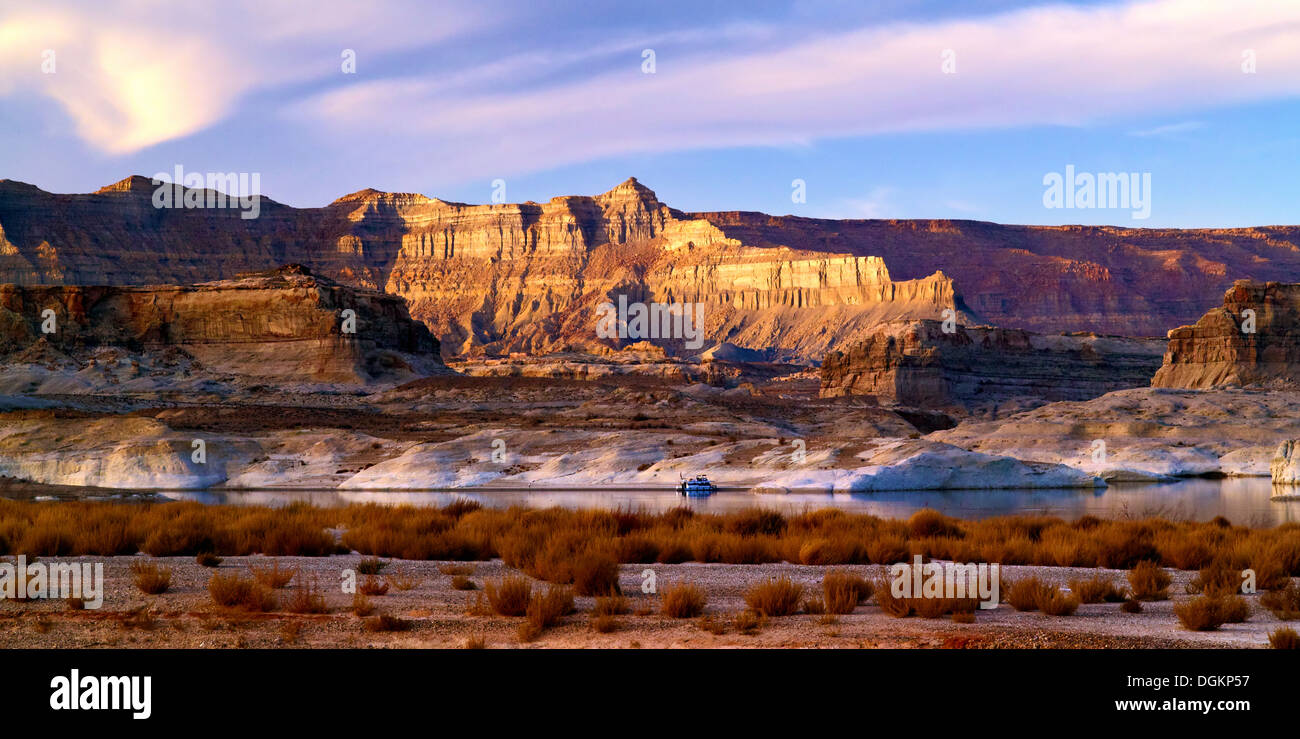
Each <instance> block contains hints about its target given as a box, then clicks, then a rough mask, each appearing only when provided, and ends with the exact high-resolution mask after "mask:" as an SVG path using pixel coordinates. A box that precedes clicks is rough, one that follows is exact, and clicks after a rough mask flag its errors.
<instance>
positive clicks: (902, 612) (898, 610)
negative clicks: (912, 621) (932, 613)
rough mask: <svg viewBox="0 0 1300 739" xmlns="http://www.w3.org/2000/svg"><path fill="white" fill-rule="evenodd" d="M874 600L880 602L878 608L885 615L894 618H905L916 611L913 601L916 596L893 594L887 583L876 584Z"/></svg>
mask: <svg viewBox="0 0 1300 739" xmlns="http://www.w3.org/2000/svg"><path fill="white" fill-rule="evenodd" d="M875 590H876V602H877V603H879V604H880V610H882V611H884V612H885V614H886V615H888V616H893V617H894V618H907V617H908V616H912V615H914V614H915V613H916V609H915V601H916V600H918V599H917V598H903V597H899V596H895V595H894V591H893V590H891V589H890V587H889V584H888V583H885V584H883V585H877V586H876V589H875Z"/></svg>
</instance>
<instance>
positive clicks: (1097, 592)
mask: <svg viewBox="0 0 1300 739" xmlns="http://www.w3.org/2000/svg"><path fill="white" fill-rule="evenodd" d="M1070 592H1072V593H1074V594H1075V595H1076V596H1078V598H1079V600H1080V601H1083V602H1084V603H1119V602H1121V601H1123V600H1124V599H1125V598H1126V597H1127V594H1126V593H1125V592H1124V589H1123V588H1121V587H1118V586H1116V585H1115V583H1113V582H1111V580H1110V578H1108V577H1106V576H1104V575H1096V576H1094V577H1092V578H1090V579H1087V580H1071V581H1070Z"/></svg>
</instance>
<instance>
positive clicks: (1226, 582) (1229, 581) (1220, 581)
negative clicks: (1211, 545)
mask: <svg viewBox="0 0 1300 739" xmlns="http://www.w3.org/2000/svg"><path fill="white" fill-rule="evenodd" d="M1241 582H1242V580H1241V576H1240V571H1239V570H1236V569H1234V568H1232V567H1231V566H1229V565H1228V563H1227V562H1226V561H1225V560H1222V559H1219V560H1215V561H1214V562H1211V563H1210V564H1208V565H1206V566H1204V567H1202V568H1201V569H1200V571H1199V572H1197V573H1196V576H1195V577H1193V578H1192V579H1191V581H1189V582H1188V583H1187V587H1186V590H1187V592H1188V593H1189V594H1194V595H1201V594H1203V595H1232V594H1235V593H1237V591H1238V590H1239V589H1240V587H1241Z"/></svg>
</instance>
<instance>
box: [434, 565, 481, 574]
mask: <svg viewBox="0 0 1300 739" xmlns="http://www.w3.org/2000/svg"><path fill="white" fill-rule="evenodd" d="M438 572H441V573H442V574H444V575H458V576H462V577H468V576H469V575H473V574H474V565H465V564H451V563H448V564H441V565H438Z"/></svg>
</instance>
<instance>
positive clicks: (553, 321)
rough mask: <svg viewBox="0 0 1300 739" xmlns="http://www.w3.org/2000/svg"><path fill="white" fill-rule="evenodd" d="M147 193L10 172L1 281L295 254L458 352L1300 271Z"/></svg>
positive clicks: (80, 278)
mask: <svg viewBox="0 0 1300 739" xmlns="http://www.w3.org/2000/svg"><path fill="white" fill-rule="evenodd" d="M153 189H154V188H153V187H152V185H151V184H150V182H149V180H147V179H145V178H141V177H134V178H128V179H127V180H124V181H122V182H121V183H118V184H117V185H113V186H110V187H108V188H104V189H103V190H101V191H99V192H97V193H94V194H89V195H53V194H50V193H46V192H44V191H42V190H40V189H38V188H36V187H33V186H31V185H25V184H22V183H16V182H8V181H0V282H13V283H17V284H22V285H33V284H81V285H93V284H101V285H128V284H190V283H195V282H202V281H206V280H215V279H226V278H229V277H232V276H234V275H235V274H237V273H240V272H245V271H250V270H259V269H268V268H271V267H274V266H276V265H280V264H285V263H290V262H293V263H300V264H304V265H307V266H308V267H309V268H310V269H311V270H312V271H313V272H314V273H316V274H318V275H323V276H325V277H328V278H330V279H334V280H336V281H338V282H340V283H343V284H348V285H355V286H360V287H367V288H373V289H379V290H384V291H386V292H389V293H392V294H395V295H399V296H402V297H404V298H406V299H407V301H408V303H409V305H410V311H411V315H412V317H414V318H415V319H416V320H419V321H422V322H424V323H425V324H426V325H428V326H429V327H430V328H431V329H432V331H433V333H434V335H435V336H437V337H438V338H439V339H440V340H441V341H442V343H443V345H444V346H445V347H446V350H447V352H448V353H454V354H462V353H464V354H478V353H490V354H508V353H510V352H525V353H534V354H537V353H547V352H553V351H559V350H563V349H566V348H574V349H581V350H584V351H594V350H599V349H600V347H601V346H602V345H603V346H606V347H610V348H613V347H615V346H616V345H618V344H619V342H610V341H598V338H597V337H596V336H595V335H594V334H595V331H594V323H595V318H594V313H595V310H596V306H598V305H599V304H601V303H603V302H605V301H608V300H613V302H617V300H616V298H617V296H619V295H626V296H628V300H641V301H657V302H673V301H689V302H701V303H704V304H705V305H706V311H705V326H704V331H705V336H706V340H707V341H708V342H709V345H711V344H714V343H718V342H722V341H726V342H728V343H730V344H732V345H735V346H737V347H740V348H742V349H748V350H756V351H765V352H768V353H769V354H770V355H772V356H781V355H782V354H784V355H785V356H792V355H799V356H804V357H809V358H818V357H820V356H822V355H823V354H824V353H825V352H826V351H828V350H830V349H831V348H833V347H834V346H835V345H837V344H841V343H845V342H852V341H856V340H861V339H862V338H864V337H865V335H866V333H867V331H868V330H869V327H870V325H871V324H873V323H875V322H878V321H881V320H891V319H900V318H908V319H918V318H933V319H939V318H942V317H943V311H944V310H945V309H952V310H954V311H956V312H957V313H958V314H959V315H960V317H961V319H962V320H964V321H966V322H967V323H975V322H981V321H983V322H990V323H993V324H996V325H1000V326H1006V327H1012V328H1023V329H1028V330H1035V331H1044V332H1058V331H1080V330H1086V331H1096V332H1100V333H1109V334H1123V335H1148V336H1159V335H1162V334H1163V333H1164V332H1165V331H1166V330H1167V329H1168V327H1169V326H1171V325H1177V324H1179V323H1186V322H1190V321H1191V320H1193V319H1194V318H1195V317H1196V316H1198V315H1200V314H1201V313H1202V312H1204V310H1205V309H1206V307H1207V306H1206V296H1208V295H1213V294H1214V293H1215V292H1216V291H1218V290H1222V289H1224V288H1225V287H1227V286H1228V284H1230V280H1232V279H1235V278H1238V277H1252V278H1255V279H1274V280H1282V279H1289V280H1297V279H1300V228H1297V227H1268V228H1246V229H1219V230H1196V231H1179V230H1174V229H1123V228H1111V227H1076V226H1066V227H1056V228H1047V227H1027V226H1001V225H997V224H992V223H980V222H973V221H881V220H853V221H831V220H817V219H807V218H796V217H774V216H767V215H764V214H761V213H684V212H681V211H677V210H674V209H672V208H669V207H668V206H667V205H665V204H663V203H661V202H659V200H658V199H657V197H656V196H655V194H654V193H653V192H652V191H650V190H649V189H648V188H646V187H645V186H643V185H641V184H640V183H639V182H637V181H636V180H635V179H629V180H628V181H626V182H624V183H623V184H621V185H619V186H618V187H615V188H614V189H612V190H610V191H609V192H606V193H604V194H602V195H597V196H594V197H585V196H565V197H556V198H552V199H551V200H550V201H548V202H546V203H531V202H529V203H521V204H500V205H464V204H460V203H450V202H445V201H442V200H438V199H436V198H428V197H425V196H423V195H416V194H405V193H382V192H378V191H375V190H363V191H360V192H357V193H353V194H351V195H348V196H345V197H343V198H340V199H339V200H337V201H335V202H333V203H331V204H329V205H327V206H325V207H323V208H304V209H298V208H291V207H288V206H285V205H282V204H279V203H275V202H273V201H271V200H269V199H267V198H263V199H262V201H261V204H260V214H259V217H258V218H256V219H252V220H243V219H241V218H240V213H239V211H237V210H230V209H225V210H222V209H188V210H187V209H157V208H154V207H153V203H152V193H153ZM958 295H960V296H962V298H960V299H959V298H958ZM963 299H964V302H963ZM667 348H669V350H670V351H673V352H676V353H682V349H681V348H680V347H674V346H672V345H671V342H669V346H668V347H667Z"/></svg>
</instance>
